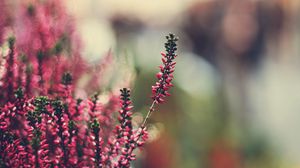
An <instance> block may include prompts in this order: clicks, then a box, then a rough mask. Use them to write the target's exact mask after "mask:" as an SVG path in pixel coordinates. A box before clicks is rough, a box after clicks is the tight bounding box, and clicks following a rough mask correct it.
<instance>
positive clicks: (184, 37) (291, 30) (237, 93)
mask: <svg viewBox="0 0 300 168" xmlns="http://www.w3.org/2000/svg"><path fill="white" fill-rule="evenodd" d="M66 6H67V8H68V10H69V12H70V13H71V14H72V15H74V17H75V19H76V24H77V28H78V30H79V32H80V36H81V38H82V44H83V47H84V50H83V56H84V57H86V58H87V59H88V60H89V61H91V62H93V61H94V60H97V59H99V58H100V57H101V55H105V53H107V51H108V50H109V49H111V50H112V52H113V53H114V55H115V57H118V58H123V57H126V59H127V60H130V61H129V62H130V63H131V65H134V67H135V68H134V69H133V70H131V73H134V74H135V80H134V82H133V83H134V85H133V88H132V90H133V95H134V102H135V111H138V112H141V113H143V114H145V113H146V111H147V108H148V106H146V105H149V104H150V101H151V100H150V99H149V96H150V94H151V93H150V87H151V85H153V84H154V82H155V77H154V75H155V73H156V72H157V71H158V69H157V68H156V67H157V66H158V65H159V64H160V52H161V51H163V50H164V48H163V43H164V41H165V38H164V36H165V35H166V34H167V33H169V32H173V33H175V34H177V36H179V38H180V41H179V56H178V59H177V67H176V71H175V81H174V83H175V87H174V88H172V96H171V97H170V98H169V99H168V100H167V103H165V104H164V105H162V106H160V107H159V108H158V109H157V111H155V113H154V115H153V116H152V119H151V121H150V123H151V125H150V127H151V128H150V131H151V138H150V141H149V143H148V144H147V145H146V150H145V151H144V152H143V153H142V154H141V157H139V158H138V160H137V161H136V162H135V167H143V168H297V167H300V157H299V156H300V144H299V142H300V134H299V132H298V131H299V130H300V73H299V71H300V57H299V56H300V55H299V50H300V47H299V45H300V34H299V33H300V31H299V30H300V1H298V0H269V1H267V0H243V1H242V0H159V1H158V0H152V1H140V0H126V1H125V0H114V1H111V0H68V1H66ZM121 60H122V59H121ZM121 62H122V61H121ZM127 62H128V61H127Z"/></svg>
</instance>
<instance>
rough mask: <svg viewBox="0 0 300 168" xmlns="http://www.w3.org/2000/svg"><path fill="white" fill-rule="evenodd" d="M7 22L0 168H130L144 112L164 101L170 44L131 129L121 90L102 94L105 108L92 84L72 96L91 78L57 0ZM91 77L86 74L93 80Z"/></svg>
mask: <svg viewBox="0 0 300 168" xmlns="http://www.w3.org/2000/svg"><path fill="white" fill-rule="evenodd" d="M3 2H4V1H3ZM4 3H5V2H4ZM2 17H4V16H2V14H1V17H0V18H1V19H2ZM9 17H11V18H14V19H13V20H14V21H15V22H14V24H11V25H6V27H5V28H4V27H1V26H3V24H0V30H4V29H6V30H9V31H10V32H9V33H7V32H5V33H3V32H1V36H3V37H5V36H6V35H7V40H6V41H7V42H6V43H5V42H3V43H2V44H1V45H2V47H1V48H2V49H3V52H2V54H3V55H2V59H1V66H2V67H1V69H2V70H1V74H0V167H99V168H100V167H114V168H118V167H124V168H125V167H130V165H131V163H132V161H134V160H135V159H136V155H135V153H134V151H135V150H136V149H137V148H140V147H142V146H143V145H144V143H145V141H146V140H147V137H148V132H147V121H148V119H149V117H150V115H151V113H153V111H154V108H155V106H156V105H157V104H160V103H162V102H164V100H165V97H166V96H169V95H170V94H169V92H168V90H169V89H170V88H171V87H172V86H173V85H172V83H171V82H172V79H173V72H174V68H175V62H174V59H175V57H176V54H175V52H176V50H177V45H176V42H177V38H176V37H175V36H174V35H173V34H169V35H168V36H166V38H167V42H166V43H165V49H166V52H165V53H162V65H161V66H160V71H159V72H158V73H157V75H156V76H157V79H158V81H157V82H156V84H155V85H154V86H153V87H152V101H153V102H152V104H151V105H150V107H149V111H148V113H147V115H146V117H145V119H144V121H143V122H142V123H141V124H140V125H138V126H134V124H133V121H132V115H133V111H132V108H133V107H132V102H131V98H130V90H129V89H128V88H123V89H121V90H120V94H117V93H114V92H113V91H111V92H110V93H108V94H107V93H106V96H107V95H108V96H107V97H108V98H107V99H108V100H107V101H106V102H105V103H103V102H101V101H100V100H99V99H100V98H101V97H102V96H103V95H102V92H101V85H100V86H98V83H97V82H95V83H96V84H94V85H95V86H93V88H95V93H94V94H92V95H91V96H90V97H89V98H84V96H83V97H81V95H80V94H77V93H76V92H77V91H78V88H77V86H78V85H77V83H78V80H79V79H80V78H81V77H82V76H83V75H86V74H90V73H92V72H93V71H91V68H90V66H89V65H88V64H87V63H86V62H85V61H84V59H83V58H82V57H81V56H80V44H79V40H78V37H77V35H76V33H75V31H74V25H73V21H72V19H71V18H70V17H69V16H68V15H67V14H66V13H65V12H64V9H63V6H62V5H61V4H60V1H59V0H49V1H32V2H31V3H29V4H28V3H24V4H22V6H21V7H20V12H18V13H17V14H16V16H9ZM2 20H3V19H2ZM0 22H1V20H0ZM19 24H21V25H22V26H20V25H19ZM5 46H7V48H6V49H5ZM110 57H111V54H108V56H107V57H106V58H105V60H106V62H102V63H101V64H108V63H110V62H109V61H107V60H111V59H110ZM104 67H105V66H104ZM97 73H99V74H102V73H100V72H94V73H92V74H90V75H91V76H92V77H93V79H97V81H98V79H99V78H100V79H101V76H98V75H97ZM97 87H98V88H97ZM88 89H90V88H87V90H88ZM87 94H90V92H89V91H87ZM116 111H118V112H119V113H118V114H117V116H118V117H115V116H116V114H115V112H116Z"/></svg>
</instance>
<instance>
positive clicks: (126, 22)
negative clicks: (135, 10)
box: [110, 14, 143, 40]
mask: <svg viewBox="0 0 300 168" xmlns="http://www.w3.org/2000/svg"><path fill="white" fill-rule="evenodd" d="M110 23H111V26H112V28H113V30H114V32H115V35H116V38H117V40H120V39H124V40H126V38H128V35H134V34H138V32H139V31H140V30H142V28H143V23H142V22H141V21H140V20H139V19H137V18H135V17H133V16H130V15H125V14H115V15H113V16H112V17H111V18H110Z"/></svg>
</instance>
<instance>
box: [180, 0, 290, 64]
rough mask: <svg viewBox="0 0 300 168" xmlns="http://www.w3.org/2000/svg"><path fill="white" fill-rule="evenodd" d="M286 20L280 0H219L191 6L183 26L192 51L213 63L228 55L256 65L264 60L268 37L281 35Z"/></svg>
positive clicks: (241, 61)
mask: <svg viewBox="0 0 300 168" xmlns="http://www.w3.org/2000/svg"><path fill="white" fill-rule="evenodd" d="M284 19H285V14H284V11H283V7H282V6H281V5H280V4H279V1H271V2H269V1H249V0H245V1H239V0H219V1H210V2H199V3H198V4H195V5H193V6H192V7H191V8H190V9H188V15H187V18H186V23H185V25H184V28H183V29H184V32H185V33H186V35H187V36H188V38H189V39H190V41H191V43H192V46H193V51H194V52H195V53H196V54H198V55H201V56H203V57H204V58H206V59H207V60H208V61H209V62H211V63H212V64H214V65H216V64H218V63H217V62H219V61H220V59H221V60H222V59H224V58H220V57H228V58H229V59H236V61H238V62H240V63H242V64H246V65H249V66H253V65H256V64H257V63H258V62H259V60H261V57H262V53H263V50H264V47H265V44H266V40H267V39H268V38H275V39H277V38H278V37H279V36H280V32H281V30H282V27H283V22H284ZM221 62H222V61H221Z"/></svg>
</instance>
